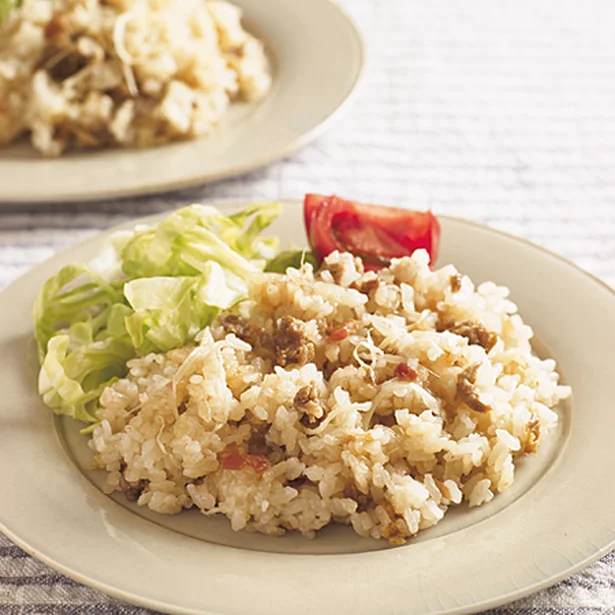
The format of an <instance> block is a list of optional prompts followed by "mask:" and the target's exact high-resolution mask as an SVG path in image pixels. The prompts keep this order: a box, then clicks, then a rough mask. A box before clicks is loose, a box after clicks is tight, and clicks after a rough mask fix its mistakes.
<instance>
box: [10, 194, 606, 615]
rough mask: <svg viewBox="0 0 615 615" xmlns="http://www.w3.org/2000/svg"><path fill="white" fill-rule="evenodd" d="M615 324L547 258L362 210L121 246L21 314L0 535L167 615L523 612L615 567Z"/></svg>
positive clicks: (294, 209) (107, 244)
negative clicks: (577, 577)
mask: <svg viewBox="0 0 615 615" xmlns="http://www.w3.org/2000/svg"><path fill="white" fill-rule="evenodd" d="M614 308H615V299H614V296H613V291H612V289H610V288H608V287H607V286H605V285H604V284H602V283H601V282H600V281H598V280H597V279H595V278H592V277H591V276H589V275H588V274H586V273H584V272H583V271H581V270H580V269H578V268H576V267H575V266H574V265H573V264H571V263H569V262H567V261H565V260H563V259H561V258H560V257H558V256H556V255H553V254H551V253H549V252H547V251H545V250H543V249H542V248H540V247H537V246H534V245H532V244H529V243H527V242H525V241H523V240H521V239H517V238H515V237H512V236H509V235H506V234H503V233H501V232H498V231H495V230H493V229H490V228H488V227H485V226H481V225H477V224H475V223H472V222H470V221H465V220H461V219H454V218H449V217H444V216H438V217H437V216H435V215H434V214H433V213H431V212H411V211H408V210H406V209H403V208H391V207H381V206H373V205H365V204H361V203H357V202H354V201H348V200H344V199H341V198H339V197H337V196H321V195H307V196H306V198H305V200H304V204H303V209H302V208H301V204H300V203H298V202H292V201H288V202H283V203H224V204H217V205H215V206H210V205H190V206H187V207H184V208H181V209H179V210H176V211H175V212H172V213H170V214H168V215H166V216H156V217H152V218H148V219H144V220H142V221H139V222H138V223H131V224H129V225H125V226H123V227H120V228H117V229H113V230H112V231H109V232H107V233H104V234H102V235H100V236H99V237H96V238H94V239H91V240H88V241H87V242H85V243H83V244H81V245H78V246H76V247H74V248H72V249H69V250H68V251H66V252H64V253H62V254H60V255H58V256H56V257H54V258H52V259H51V260H49V261H47V262H46V263H44V264H42V265H40V266H39V267H37V268H36V269H34V270H33V271H31V272H30V273H28V274H27V275H26V276H24V277H23V278H21V279H20V280H18V281H17V282H15V283H14V284H13V285H12V286H10V287H9V288H7V289H6V290H5V291H4V292H3V293H2V294H1V295H0V310H2V311H3V313H4V314H6V315H7V317H6V318H5V320H4V322H3V327H2V330H1V332H0V347H1V349H2V352H3V356H5V357H10V358H11V360H10V361H4V362H3V363H2V364H1V365H0V378H1V379H2V382H3V383H4V395H3V401H2V403H0V419H1V420H2V424H3V426H4V427H3V434H4V436H5V437H4V440H3V447H2V449H1V450H0V460H1V462H2V465H3V468H4V471H3V473H2V475H1V476H0V488H1V489H2V492H3V493H5V494H8V496H7V497H5V498H3V500H2V504H1V505H0V529H1V530H2V532H4V533H5V534H6V535H7V536H8V537H9V538H11V539H12V540H13V541H15V542H16V544H18V545H19V546H20V547H22V548H23V549H25V550H26V551H28V552H29V553H31V554H32V555H34V556H35V557H37V558H39V559H40V560H42V561H43V562H45V563H47V564H48V565H50V566H52V567H54V568H56V569H57V570H59V571H61V572H62V573H64V574H66V575H68V576H70V577H72V578H73V579H76V580H78V581H80V582H82V583H85V584H87V585H90V586H92V587H96V588H98V589H101V590H103V591H105V592H107V593H110V594H112V595H114V596H117V597H119V598H122V599H124V600H127V601H129V602H133V603H135V604H139V605H142V606H145V607H148V608H152V609H156V610H159V611H164V612H173V613H203V614H205V613H207V614H211V613H216V614H227V613H237V612H251V613H263V614H265V613H268V614H271V613H273V614H277V613H280V614H282V613H287V612H289V610H293V609H295V608H296V606H297V605H301V610H302V611H308V612H314V613H336V612H343V613H369V612H374V611H376V612H382V611H386V612H389V613H404V614H406V613H411V614H417V615H418V614H419V613H426V612H430V613H441V614H444V613H470V612H476V611H479V610H483V609H487V608H490V607H494V606H497V605H501V604H503V603H506V602H509V601H511V600H514V599H518V598H521V597H523V596H525V595H528V594H530V593H532V592H534V591H537V590H538V589H541V588H544V587H547V586H549V585H552V584H554V583H555V582H557V581H558V580H561V579H562V578H564V577H566V576H568V575H570V574H572V573H574V572H575V571H577V570H579V569H581V568H582V567H583V566H585V565H587V564H588V563H590V562H591V561H593V560H595V559H597V558H598V557H600V556H602V555H604V554H605V553H607V552H608V550H609V549H612V548H613V546H614V544H615V543H614V541H615V538H614V537H615V521H613V519H612V518H610V516H609V512H610V511H612V510H614V508H615V494H613V493H612V490H609V489H608V488H605V487H604V480H603V474H604V471H605V468H608V467H611V465H612V464H613V463H615V451H614V450H613V447H612V445H611V437H610V433H611V429H612V427H613V418H612V412H611V400H610V395H609V391H608V382H609V375H610V373H611V372H612V369H613V367H614V366H613V361H612V348H613V345H614V344H615V327H614V326H613V325H615V323H614V322H612V321H613V319H614V316H613V314H615V309H614ZM31 311H32V312H33V321H34V328H33V324H32V319H31V318H30V317H29V316H28V314H29V312H31ZM494 570H497V571H498V572H497V574H494V573H493V571H494ZM468 571H471V574H468Z"/></svg>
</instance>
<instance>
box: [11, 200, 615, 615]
mask: <svg viewBox="0 0 615 615" xmlns="http://www.w3.org/2000/svg"><path fill="white" fill-rule="evenodd" d="M278 200H279V201H281V202H283V203H284V204H285V206H288V207H293V206H299V205H300V201H297V200H293V199H278ZM250 202H253V201H249V200H246V201H238V200H236V199H229V200H223V201H216V202H212V203H208V204H211V205H213V206H214V207H219V208H221V209H225V208H229V207H239V206H244V205H247V204H248V203H250ZM162 215H163V214H154V215H150V216H145V217H141V218H137V219H134V220H131V221H130V222H126V223H123V224H120V225H117V226H114V227H113V228H110V229H107V230H105V231H103V232H101V233H99V234H97V235H96V238H103V237H105V236H108V235H109V234H110V233H112V232H115V231H116V230H118V229H125V228H126V227H132V226H133V225H135V224H140V223H148V222H149V223H151V222H152V221H154V220H156V219H159V218H160V217H161V216H162ZM439 218H441V219H443V220H450V221H451V222H455V223H458V224H461V225H465V226H468V227H474V228H476V229H479V230H481V231H487V232H489V233H491V234H495V235H497V236H500V237H502V238H506V239H507V240H512V241H513V242H514V243H517V244H520V245H522V246H525V247H526V248H531V249H532V250H537V251H539V252H541V253H542V254H543V255H544V256H547V257H549V258H552V259H555V260H556V261H558V262H559V263H561V264H563V265H565V266H566V267H569V268H572V269H573V270H575V271H576V273H578V274H581V275H582V276H583V277H585V278H589V279H590V280H591V281H592V282H593V283H597V284H598V285H599V286H600V287H601V288H602V289H603V290H605V291H607V292H608V293H609V294H610V295H611V296H615V289H613V288H612V287H610V286H609V285H608V284H606V283H605V282H604V281H603V280H601V279H600V278H598V277H597V276H595V275H593V274H591V273H589V272H587V271H585V270H584V269H583V268H582V267H580V266H578V265H577V264H575V263H574V262H572V261H570V260H569V259H567V258H565V257H563V256H560V255H558V254H556V253H554V252H552V251H550V250H548V249H546V248H544V247H542V246H540V245H537V244H535V243H533V242H530V241H528V240H526V239H524V238H521V237H518V236H515V235H513V234H510V233H507V232H505V231H502V230H499V229H495V228H492V227H490V226H487V225H485V224H481V223H478V222H475V221H472V220H468V219H464V218H460V217H455V216H447V215H439ZM91 239H92V238H89V239H86V240H84V241H81V242H78V243H77V244H74V245H72V246H70V247H68V248H66V249H65V250H62V251H61V252H59V253H57V254H55V255H53V256H52V257H50V258H49V259H46V260H45V261H44V262H43V263H41V265H43V264H51V263H53V262H54V261H56V260H60V259H61V258H62V257H63V256H64V255H65V254H66V253H68V252H71V251H73V250H79V249H81V248H84V247H85V246H87V244H88V243H89V241H91ZM41 265H39V266H41ZM36 268H37V267H35V268H33V269H32V270H31V271H34V270H35V269H36ZM25 275H27V274H25ZM23 277H24V276H21V277H20V278H18V279H17V280H15V281H14V282H12V283H11V284H9V285H8V286H7V287H6V288H5V289H4V290H3V291H2V293H1V294H5V293H7V291H9V290H13V289H14V288H15V287H17V286H18V285H19V283H20V282H21V280H22V278H23ZM613 527H615V525H614V526H613ZM0 531H1V532H2V533H3V534H4V535H6V536H7V537H8V538H9V539H10V540H11V541H12V542H14V543H15V544H16V545H17V546H18V547H20V548H21V549H23V550H24V551H25V552H26V553H28V554H30V555H32V556H33V557H35V558H37V559H38V560H40V561H42V562H43V563H45V564H46V565H48V566H49V567H51V568H53V569H54V570H57V571H58V572H60V573H62V574H64V575H66V576H68V577H70V578H72V579H74V580H75V581H77V582H79V583H82V584H84V585H86V586H88V587H92V588H94V589H98V590H100V591H103V592H105V593H107V594H109V595H111V596H114V597H116V598H119V599H121V600H124V601H126V602H129V603H132V604H137V605H140V606H143V607H146V608H150V609H156V610H159V611H161V612H169V613H180V614H186V615H197V614H198V615H219V611H209V610H207V611H206V610H203V609H191V608H185V607H177V606H174V605H172V604H169V603H165V602H161V601H159V600H156V599H151V598H147V597H144V596H140V595H137V594H133V593H130V592H128V591H125V590H122V589H118V588H115V587H113V586H111V585H108V584H106V583H104V582H101V581H98V580H96V579H94V578H92V577H90V576H85V575H83V574H82V573H80V572H79V571H78V570H75V569H73V568H70V567H67V566H64V565H63V564H61V563H59V562H57V561H55V560H54V559H53V558H50V557H48V556H46V555H45V554H44V553H43V552H42V551H41V550H39V549H36V548H34V547H32V546H31V545H30V544H29V543H28V541H27V539H22V538H21V537H20V536H19V535H17V534H16V533H14V532H12V531H11V530H10V528H9V527H7V526H6V525H5V523H4V522H3V521H2V519H0ZM609 531H611V530H609ZM611 533H612V538H611V539H610V540H609V541H608V542H606V543H604V544H603V545H601V546H600V547H599V548H596V549H595V550H594V552H593V553H592V554H591V555H588V556H586V557H582V558H579V559H578V560H577V561H576V562H575V563H574V564H572V565H569V566H568V567H566V568H565V569H563V570H561V572H559V573H558V574H555V575H551V576H549V577H548V578H544V579H541V580H539V581H536V582H535V583H533V584H530V585H527V586H525V587H524V588H523V589H516V590H512V591H510V592H508V593H506V594H501V595H500V596H498V597H495V598H491V599H488V600H484V601H482V602H476V603H473V604H471V605H466V606H460V607H458V608H452V609H451V608H447V609H445V610H441V611H433V612H434V613H442V614H444V613H446V614H447V615H463V614H466V613H474V612H477V611H479V610H483V609H489V608H495V607H498V606H501V605H502V604H505V603H508V602H510V601H512V600H518V599H520V598H524V597H526V596H528V595H530V594H533V593H535V592H536V591H539V590H541V589H545V588H548V587H550V586H552V585H554V584H556V583H558V582H559V581H561V580H563V579H565V578H567V577H569V576H570V575H572V574H575V573H576V572H578V571H580V570H582V569H583V568H585V567H586V566H587V565H589V564H591V563H593V562H595V561H597V560H598V559H600V558H601V557H603V556H604V555H605V554H607V553H608V552H610V551H611V550H613V548H615V530H612V531H611ZM594 546H596V545H594ZM395 612H396V613H397V612H398V611H395Z"/></svg>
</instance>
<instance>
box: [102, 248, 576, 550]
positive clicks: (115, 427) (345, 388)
mask: <svg viewBox="0 0 615 615" xmlns="http://www.w3.org/2000/svg"><path fill="white" fill-rule="evenodd" d="M507 296H508V290H507V289H506V288H502V287H498V286H496V285H495V284H493V283H485V284H482V285H480V286H479V287H478V288H476V287H475V286H474V284H473V283H472V281H471V280H470V279H469V278H468V277H465V276H460V275H459V274H458V273H457V272H456V270H455V268H454V267H452V266H448V267H444V268H442V269H440V270H438V271H431V270H430V268H429V265H428V256H427V253H426V252H424V251H418V252H416V253H415V254H414V255H413V256H412V257H406V258H402V259H399V260H395V261H393V263H392V265H391V267H390V268H389V269H385V270H383V271H381V272H379V273H378V274H375V273H373V272H367V273H364V272H363V268H362V266H361V263H360V261H358V260H356V259H354V258H353V257H352V256H351V255H349V254H339V253H334V254H332V255H331V256H329V257H328V258H327V260H326V262H325V265H324V267H323V268H322V269H321V270H320V271H319V272H318V273H317V274H314V273H313V271H312V268H311V266H309V265H305V266H304V267H303V268H302V269H301V270H295V269H289V270H288V271H287V273H286V275H279V274H263V276H262V278H261V279H259V280H256V281H254V282H253V284H252V288H251V292H250V299H249V300H248V301H246V302H244V303H242V304H240V305H239V307H238V308H237V311H236V313H235V314H232V315H228V314H226V315H222V316H221V317H220V318H219V319H218V321H217V322H216V323H215V324H214V325H213V326H212V327H210V328H207V329H205V330H204V331H203V332H202V334H201V335H200V342H199V345H198V346H196V347H195V346H191V347H187V348H182V349H178V350H173V351H171V352H169V353H167V354H166V355H165V354H158V355H154V354H152V355H149V356H146V357H144V358H139V359H135V360H133V361H131V362H130V363H129V367H130V373H129V375H128V376H127V378H125V379H122V380H120V381H118V382H116V383H115V384H114V385H113V386H111V387H109V388H107V389H106V390H105V392H104V393H103V395H102V397H101V405H102V406H101V408H100V410H99V418H100V419H101V423H100V425H99V426H97V427H96V428H95V430H94V432H93V437H92V440H91V447H92V449H93V450H94V451H95V454H94V458H95V463H96V465H97V467H99V468H103V469H105V470H106V471H107V472H108V473H109V474H108V479H107V487H108V490H109V491H114V490H118V491H124V492H125V493H126V494H127V496H128V497H129V498H133V499H136V500H138V504H139V505H141V506H148V507H149V508H150V509H152V510H153V511H156V512H159V513H165V514H174V513H178V512H180V511H181V510H182V509H183V508H190V507H193V506H195V507H197V508H198V509H200V510H201V511H202V512H203V514H205V515H213V514H217V513H221V514H224V515H226V516H227V517H228V518H229V520H230V522H231V525H232V527H233V529H234V530H242V529H244V528H248V529H251V530H256V531H259V532H263V533H265V534H271V535H279V534H282V533H284V532H285V531H286V530H297V531H299V532H302V533H304V534H306V535H310V536H311V535H313V534H314V532H315V531H316V530H319V529H320V528H322V527H324V526H326V525H327V524H329V523H332V522H337V523H343V524H350V525H351V526H352V527H353V528H354V530H355V531H356V532H357V533H358V534H360V535H361V536H370V537H372V538H385V539H388V540H389V541H391V542H392V543H400V542H404V540H405V539H407V538H409V537H411V536H412V535H414V534H416V533H417V532H418V531H419V530H422V529H424V528H428V527H430V526H433V525H434V524H436V523H437V522H438V521H439V520H440V519H442V517H443V516H444V514H445V512H446V511H447V509H448V508H449V506H451V505H454V504H459V503H461V502H462V501H463V500H465V501H467V502H468V503H469V505H470V506H479V505H481V504H484V503H486V502H489V501H490V500H491V499H492V498H493V497H494V495H495V494H497V493H499V492H501V491H503V490H504V489H506V488H507V487H508V486H509V485H510V484H511V483H512V482H513V480H514V472H515V466H514V460H515V458H517V457H520V456H522V455H525V454H528V453H532V452H534V451H535V450H536V448H537V446H538V444H539V443H540V441H541V440H542V439H543V438H544V437H546V435H547V434H548V432H549V430H551V429H552V428H553V426H554V425H555V423H556V422H557V414H556V412H554V411H553V407H554V406H555V405H556V404H557V403H558V402H559V401H560V400H562V399H564V398H566V397H567V396H568V395H569V393H570V391H569V388H568V387H565V386H561V385H559V384H558V375H557V373H556V372H555V362H554V361H553V360H551V359H548V360H540V359H538V358H537V357H536V356H534V355H533V354H532V351H531V348H530V339H531V337H532V331H531V329H530V327H528V326H527V325H525V324H524V323H523V321H522V320H521V318H520V316H518V315H517V314H516V311H517V308H516V306H515V305H514V304H513V303H511V302H510V301H509V300H508V299H507ZM263 456H264V457H263ZM229 460H230V462H229ZM239 466H242V467H239ZM233 468H234V469H233ZM263 470H264V471H263Z"/></svg>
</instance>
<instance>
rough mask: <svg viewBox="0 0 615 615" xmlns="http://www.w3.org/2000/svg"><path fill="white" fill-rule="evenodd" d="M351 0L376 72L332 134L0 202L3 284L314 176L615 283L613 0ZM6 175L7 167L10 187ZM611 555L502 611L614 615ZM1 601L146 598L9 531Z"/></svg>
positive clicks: (70, 607) (67, 609) (328, 187)
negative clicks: (238, 171)
mask: <svg viewBox="0 0 615 615" xmlns="http://www.w3.org/2000/svg"><path fill="white" fill-rule="evenodd" d="M255 1H257V0H255ZM288 1H289V2H300V1H303V2H309V0H288ZM343 4H344V6H345V7H346V9H347V10H348V11H349V12H350V13H351V14H352V15H353V16H354V17H355V18H356V20H357V21H358V23H359V25H360V26H361V28H362V30H363V32H364V34H365V37H366V39H367V43H368V52H369V65H368V75H367V79H366V80H365V82H364V86H363V89H362V92H361V95H360V99H359V104H357V105H356V106H355V108H354V109H353V110H352V111H351V112H350V113H349V115H348V116H347V117H346V118H345V119H344V120H343V121H342V122H341V123H340V124H338V125H337V126H336V127H334V128H333V130H332V131H331V132H330V133H328V134H327V135H326V136H324V137H323V138H321V139H320V140H319V141H318V142H316V143H315V144H313V145H311V146H309V147H306V148H305V149H304V150H303V151H301V152H300V153H299V154H297V155H295V156H293V157H291V158H289V159H286V160H283V161H281V162H279V163H276V164H273V165H272V166H270V167H269V168H268V169H266V170H263V171H260V172H257V173H254V174H251V175H249V176H246V177H241V178H239V179H236V180H231V181H226V182H222V183H218V184H215V185H211V186H207V187H203V188H200V189H194V190H190V191H186V192H184V193H176V194H173V195H170V196H164V197H153V198H144V199H131V200H128V201H120V202H107V203H103V204H101V205H96V206H91V205H83V206H74V205H73V206H69V205H66V206H59V207H53V208H45V207H42V206H41V207H38V208H35V209H26V208H24V207H19V208H15V209H12V210H9V209H3V208H2V207H0V288H2V287H3V286H5V285H6V284H8V283H9V282H10V281H11V280H13V279H15V278H16V277H17V276H19V275H20V274H21V273H23V272H24V271H26V270H27V269H28V268H30V267H32V266H33V265H35V264H36V263H38V262H40V261H41V260H43V259H45V258H47V257H48V256H50V255H51V254H53V253H54V252H55V251H57V250H59V249H60V248H63V247H64V246H67V245H69V244H72V243H74V242H76V241H79V240H81V239H83V238H84V237H87V236H88V235H91V234H93V233H95V232H97V231H98V230H99V229H102V228H105V227H108V226H111V225H114V224H117V223H119V222H122V221H124V220H127V219H129V218H133V217H136V216H142V215H146V214H149V213H153V212H159V211H163V210H166V209H168V208H170V207H174V206H176V205H180V204H185V203H187V202H189V201H206V200H213V199H220V198H241V199H243V198H246V199H252V198H272V199H275V198H280V197H293V198H301V197H302V195H303V193H304V192H306V191H321V192H337V193H338V194H341V195H348V196H349V197H354V198H356V199H363V200H367V201H369V200H373V201H376V202H382V203H399V204H404V205H407V206H410V207H414V208H427V207H430V208H432V209H434V210H435V211H436V213H446V214H453V215H457V216H463V217H467V218H471V219H474V220H479V221H482V222H487V223H489V224H491V225H493V226H496V227H498V228H501V229H504V230H506V231H510V232H512V233H515V234H517V235H520V236H523V237H526V238H528V239H530V240H533V241H534V242H537V243H539V244H541V245H543V246H546V247H548V248H550V249H552V250H554V251H556V252H559V253H560V254H562V255H564V256H566V257H568V258H570V259H572V260H573V261H575V262H576V263H577V264H579V265H580V266H582V267H584V268H586V269H587V270H589V271H591V272H592V273H594V274H596V275H598V276H599V277H601V278H602V279H604V280H605V281H606V282H608V283H610V284H611V285H615V241H614V238H615V114H614V109H615V3H614V2H610V1H609V0H604V1H599V0H595V1H593V2H592V1H587V0H586V1H585V2H580V1H571V2H557V3H555V2H549V3H546V2H545V3H541V2H536V1H533V0H517V1H516V2H513V3H504V2H498V1H493V0H491V1H485V2H470V3H467V2H464V3H461V2H457V1H456V0H435V1H429V2H428V1H423V2H420V1H418V0H417V1H413V2H411V1H410V0H343ZM309 94H310V95H312V94H313V93H312V92H310V93H309ZM6 181H8V178H7V177H6V176H4V175H3V173H2V167H1V166H0V192H1V186H2V183H3V182H6ZM1 437H2V436H1V433H0V446H1ZM606 488H612V487H610V486H608V485H607V487H606ZM6 495H8V494H0V498H2V497H5V496H6ZM611 513H612V514H615V511H611ZM614 567H615V556H613V554H612V555H611V556H608V557H606V558H605V559H604V560H602V561H601V562H599V563H597V564H595V565H593V566H591V567H590V568H588V569H587V570H586V571H585V572H583V573H581V574H578V575H576V576H574V577H572V578H571V579H569V580H567V581H565V582H564V583H561V584H560V585H558V586H556V587H554V588H551V589H549V590H546V591H543V592H541V593H539V594H536V595H535V596H532V597H530V598H527V599H525V600H523V601H521V602H518V603H515V604H512V605H510V606H508V607H505V608H501V609H498V610H497V611H495V612H497V613H502V614H503V613H510V614H515V615H530V614H531V615H547V614H553V615H555V614H556V613H557V614H564V613H573V614H576V615H580V614H583V615H588V614H592V615H598V614H600V615H603V614H607V613H608V614H611V615H613V614H615V571H614ZM299 611H300V609H299ZM495 612H494V613H495ZM0 613H5V614H10V615H17V614H20V615H21V614H24V615H25V614H30V613H31V614H38V613H49V614H54V613H84V614H85V613H88V614H99V613H100V614H102V613H122V614H130V615H137V614H140V613H144V611H143V610H142V609H137V608H134V607H131V606H128V605H124V604H122V603H119V602H117V601H115V600H113V599H111V598H108V597H107V596H105V595H103V594H101V593H99V592H96V591H93V590H90V589H87V588H85V587H82V586H80V585H78V584H76V583H74V582H72V581H70V580H69V579H67V578H65V577H62V576H60V575H57V574H55V573H54V572H53V571H51V570H50V569H48V568H46V567H45V566H44V565H42V564H40V563H38V562H37V561H35V560H33V559H31V558H30V557H28V556H26V555H25V554H24V553H23V552H22V551H20V550H19V549H18V548H17V547H14V546H12V545H11V543H10V542H9V541H8V540H7V539H5V538H3V537H1V536H0Z"/></svg>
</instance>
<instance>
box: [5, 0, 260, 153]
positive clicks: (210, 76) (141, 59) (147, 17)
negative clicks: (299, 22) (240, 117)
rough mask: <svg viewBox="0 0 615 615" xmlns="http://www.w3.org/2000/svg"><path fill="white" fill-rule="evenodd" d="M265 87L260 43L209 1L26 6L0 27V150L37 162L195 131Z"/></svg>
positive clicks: (32, 2)
mask: <svg viewBox="0 0 615 615" xmlns="http://www.w3.org/2000/svg"><path fill="white" fill-rule="evenodd" d="M270 85H271V78H270V75H269V71H268V66H267V60H266V57H265V54H264V50H263V45H262V44H261V43H260V41H258V40H257V39H255V38H254V37H252V36H251V35H249V34H248V33H247V32H246V31H245V30H244V29H243V27H242V25H241V11H240V10H239V9H238V8H237V7H235V6H233V5H232V4H229V3H227V2H221V1H218V0H215V1H214V0H105V1H103V0H28V1H27V2H24V4H23V7H22V8H21V9H19V10H16V11H14V14H13V16H12V17H11V19H10V20H9V22H8V24H7V25H6V26H5V27H4V28H0V145H2V144H9V143H11V142H12V141H14V140H15V139H17V138H19V137H20V136H21V135H23V134H29V137H30V140H31V142H32V145H33V146H34V147H35V148H36V149H37V150H39V151H40V152H42V153H43V154H45V155H48V156H57V155H59V154H61V153H62V152H63V151H65V150H66V149H70V148H91V147H104V146H112V145H122V146H137V147H147V146H151V145H155V144H159V143H166V142H169V141H174V140H178V139H187V138H192V137H197V136H201V135H206V134H208V133H210V132H211V130H212V129H213V128H214V127H215V126H216V124H218V122H219V121H220V119H221V117H222V116H223V115H224V114H225V112H226V111H227V109H228V107H229V105H230V103H231V102H232V101H233V100H238V99H242V100H256V99H258V98H261V97H262V96H263V95H264V94H265V93H266V92H267V91H268V90H269V87H270Z"/></svg>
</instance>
